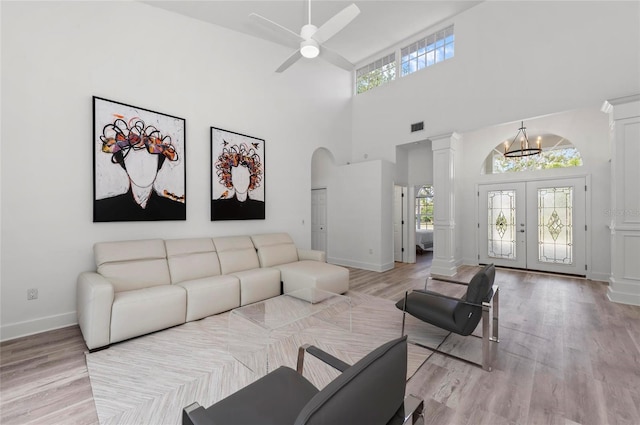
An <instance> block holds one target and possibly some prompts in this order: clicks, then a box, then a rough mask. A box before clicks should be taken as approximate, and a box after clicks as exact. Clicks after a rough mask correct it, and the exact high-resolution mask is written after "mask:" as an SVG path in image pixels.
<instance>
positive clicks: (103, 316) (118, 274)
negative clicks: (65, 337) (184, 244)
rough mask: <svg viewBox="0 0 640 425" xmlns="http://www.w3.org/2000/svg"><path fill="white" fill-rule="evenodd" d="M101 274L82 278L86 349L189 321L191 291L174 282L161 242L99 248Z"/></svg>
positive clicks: (81, 312)
mask: <svg viewBox="0 0 640 425" xmlns="http://www.w3.org/2000/svg"><path fill="white" fill-rule="evenodd" d="M94 256H95V260H96V265H97V271H96V272H84V273H81V274H80V276H79V277H78V291H77V293H78V298H77V312H78V323H79V325H80V329H81V331H82V335H83V336H84V339H85V342H86V343H87V347H88V348H89V349H90V350H91V349H96V348H100V347H103V346H107V345H109V344H112V343H114V342H118V341H123V340H125V339H129V338H132V337H134V336H139V335H144V334H147V333H150V332H154V331H157V330H160V329H165V328H168V327H171V326H175V325H179V324H181V323H184V321H185V317H186V306H187V302H186V301H187V300H186V298H187V293H186V291H185V288H183V287H182V286H178V285H172V284H171V277H170V273H169V267H168V264H167V254H166V249H165V243H164V241H163V240H162V239H152V240H139V241H122V242H101V243H96V244H95V245H94Z"/></svg>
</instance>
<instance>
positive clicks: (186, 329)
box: [86, 292, 446, 425]
mask: <svg viewBox="0 0 640 425" xmlns="http://www.w3.org/2000/svg"><path fill="white" fill-rule="evenodd" d="M347 295H348V296H350V297H351V300H352V308H351V324H352V327H351V328H352V330H351V332H349V331H347V330H345V329H343V328H341V327H339V326H335V325H334V324H330V323H326V322H325V321H322V320H317V319H309V320H307V321H305V322H304V325H303V326H301V325H300V324H298V326H297V328H296V329H295V330H292V331H291V332H289V333H287V332H284V331H283V332H282V334H281V335H280V336H279V338H278V341H277V342H276V343H275V344H272V345H271V346H270V348H269V350H270V351H269V363H270V369H271V370H273V369H275V368H276V367H278V366H280V365H286V366H289V367H292V368H295V362H296V359H297V349H298V347H299V346H300V345H303V344H313V345H316V346H318V347H320V348H322V349H323V350H325V351H328V352H329V353H331V354H333V355H334V356H336V357H338V358H340V359H342V360H344V361H345V362H347V363H349V364H353V363H355V362H356V361H358V360H359V359H361V358H362V357H364V356H365V355H366V354H367V353H369V352H371V351H372V350H374V349H375V348H376V347H378V346H380V345H382V344H383V343H385V342H387V341H389V340H391V339H394V338H397V337H399V336H400V330H401V325H402V312H401V311H399V310H398V309H397V308H396V307H395V305H394V303H393V302H392V301H389V300H385V299H381V298H377V297H373V296H370V295H365V294H359V293H354V292H350V293H348V294H347ZM336 319H337V321H338V322H339V320H341V319H343V320H344V321H347V320H348V316H347V315H346V313H345V317H340V318H336ZM228 320H229V313H223V314H219V315H216V316H212V317H208V318H205V319H203V320H199V321H196V322H189V323H186V324H184V325H181V326H177V327H174V328H171V329H167V330H164V331H160V332H156V333H154V334H150V335H146V336H143V337H139V338H135V339H132V340H130V341H125V342H122V343H119V344H114V345H113V346H111V347H110V348H108V349H106V350H102V351H97V352H94V353H88V352H87V354H86V359H87V368H88V370H89V378H90V380H91V388H92V390H93V396H94V400H95V404H96V409H97V412H98V419H99V421H100V424H102V425H115V424H118V425H121V424H171V425H172V424H180V423H181V414H182V409H183V408H184V407H185V406H188V405H189V404H191V403H193V402H195V401H197V402H198V403H200V405H202V406H205V407H207V406H210V405H211V404H213V403H215V402H216V401H218V400H221V399H222V398H224V397H226V396H228V395H230V394H232V393H234V392H235V391H237V390H239V389H241V388H243V387H245V386H246V385H248V384H250V383H251V382H253V381H255V380H256V379H258V378H259V376H257V375H256V374H255V373H254V372H252V371H251V370H250V369H248V368H247V367H245V366H244V365H243V364H242V363H240V362H239V361H237V360H236V359H234V357H233V356H231V355H230V354H229V352H228V351H227V350H226V348H227V347H228V345H227V344H228V343H229V341H230V340H234V339H238V340H242V338H243V335H241V334H238V335H230V334H229V330H228ZM412 326H421V327H422V329H421V330H422V332H421V335H422V336H423V338H425V340H424V341H422V342H423V343H425V344H427V345H431V346H435V345H438V343H439V342H440V341H441V340H442V339H443V338H444V336H445V335H446V334H443V333H442V331H440V330H438V329H437V328H433V329H432V332H429V331H425V328H424V324H420V323H417V322H416V321H415V319H412V318H411V317H410V316H407V327H408V328H411V327H412ZM430 354H431V351H429V350H426V349H424V348H421V347H419V346H415V345H411V344H410V345H409V356H408V374H407V379H408V378H410V377H411V376H413V374H414V373H415V372H416V371H417V370H418V368H419V367H420V365H422V364H423V363H424V362H425V360H426V359H427V358H428V357H429V355H430ZM303 374H304V376H305V377H306V378H307V379H309V380H310V381H311V382H312V383H313V384H314V385H316V386H317V387H318V388H323V387H324V386H325V385H327V384H328V383H329V382H331V380H333V379H334V378H335V377H336V376H337V375H338V372H337V371H335V370H333V369H331V368H330V367H328V366H327V365H324V364H322V363H321V362H320V361H319V360H317V359H314V358H313V357H311V356H308V358H307V359H306V360H305V369H304V373H303Z"/></svg>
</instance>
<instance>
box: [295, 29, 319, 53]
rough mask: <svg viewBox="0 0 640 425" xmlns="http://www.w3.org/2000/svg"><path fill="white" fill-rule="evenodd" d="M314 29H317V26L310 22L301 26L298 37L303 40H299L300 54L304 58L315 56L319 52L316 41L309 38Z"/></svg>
mask: <svg viewBox="0 0 640 425" xmlns="http://www.w3.org/2000/svg"><path fill="white" fill-rule="evenodd" d="M316 31H318V27H316V26H315V25H311V24H307V25H305V26H303V27H302V30H301V31H300V37H302V38H304V40H303V41H302V42H300V54H301V55H302V56H304V57H305V58H310V59H311V58H315V57H316V56H318V54H319V53H320V46H319V45H318V42H317V41H315V40H314V39H313V38H311V37H313V34H315V33H316Z"/></svg>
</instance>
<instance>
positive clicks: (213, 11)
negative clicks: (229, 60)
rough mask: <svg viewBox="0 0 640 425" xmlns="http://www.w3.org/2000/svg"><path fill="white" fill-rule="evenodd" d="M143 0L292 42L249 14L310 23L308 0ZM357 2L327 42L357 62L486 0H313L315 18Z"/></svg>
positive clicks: (295, 24) (293, 24)
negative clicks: (349, 18) (357, 11)
mask: <svg viewBox="0 0 640 425" xmlns="http://www.w3.org/2000/svg"><path fill="white" fill-rule="evenodd" d="M143 3H147V4H150V5H152V6H155V7H159V8H162V9H165V10H168V11H171V12H175V13H179V14H182V15H186V16H190V17H192V18H195V19H199V20H202V21H205V22H210V23H212V24H216V25H219V26H222V27H226V28H229V29H232V30H235V31H239V32H242V33H245V34H248V35H252V36H255V37H259V38H264V39H269V40H271V41H275V42H280V44H287V45H288V43H283V42H284V40H282V39H278V38H276V35H275V33H274V32H271V31H269V30H267V29H264V28H262V27H261V26H259V25H256V24H255V23H253V22H251V21H250V20H249V18H248V16H249V14H250V13H252V12H254V13H257V14H259V15H262V16H264V17H265V18H267V19H270V20H272V21H274V22H277V23H278V24H280V25H282V26H284V27H287V28H289V29H290V30H292V31H293V32H295V33H299V32H300V29H301V28H302V26H303V25H304V24H306V23H308V22H307V21H308V14H307V5H308V1H307V0H279V1H272V0H251V1H249V0H247V1H245V0H233V1H231V0H226V1H223V0H195V1H192V0H182V1H165V0H143ZM351 3H355V4H356V5H357V6H358V7H359V8H360V15H358V16H357V17H356V18H355V19H354V20H353V21H352V22H351V23H350V24H349V25H348V26H347V27H346V28H345V29H344V30H342V31H341V32H339V33H338V34H336V35H335V36H334V37H333V38H331V39H330V40H329V41H327V42H326V43H325V45H326V46H327V47H328V48H331V49H333V50H335V51H336V52H337V53H339V54H341V55H342V56H344V57H345V58H346V59H348V60H349V61H351V62H352V63H354V64H357V63H358V62H360V61H362V60H364V59H367V58H369V56H371V55H374V54H376V53H379V52H381V51H383V50H385V49H387V48H388V47H391V46H393V45H395V44H397V43H399V42H401V41H403V40H405V39H406V38H409V37H411V36H413V35H415V34H417V33H419V32H421V31H423V30H425V29H426V28H429V27H431V26H434V25H437V24H438V23H439V22H441V21H443V20H446V19H448V18H450V17H452V16H454V15H457V14H459V13H460V12H462V11H464V10H467V9H469V8H471V7H473V6H475V5H477V4H478V3H480V1H452V0H449V1H432V0H410V1H401V0H356V1H334V0H313V1H312V2H311V23H312V24H314V25H316V26H317V27H320V26H321V25H322V24H323V23H324V22H326V21H327V20H328V19H329V18H331V17H332V16H333V15H335V14H336V13H338V12H340V11H341V10H342V9H344V8H345V7H347V6H349V5H350V4H351ZM285 58H286V56H285V57H283V60H284V59H285Z"/></svg>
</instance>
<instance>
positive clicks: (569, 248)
mask: <svg viewBox="0 0 640 425" xmlns="http://www.w3.org/2000/svg"><path fill="white" fill-rule="evenodd" d="M572 216H573V187H545V188H540V189H538V261H541V262H544V263H554V264H573V224H572Z"/></svg>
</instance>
